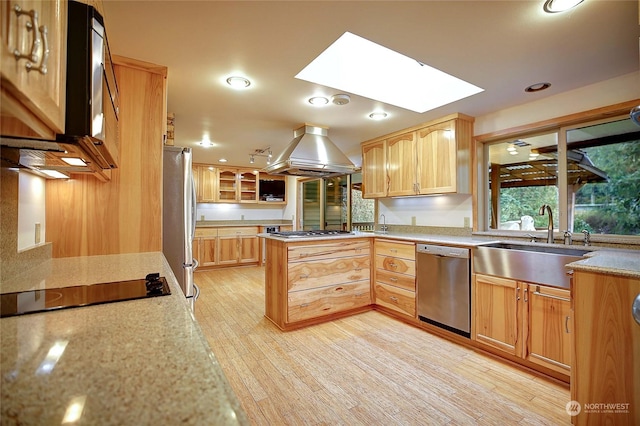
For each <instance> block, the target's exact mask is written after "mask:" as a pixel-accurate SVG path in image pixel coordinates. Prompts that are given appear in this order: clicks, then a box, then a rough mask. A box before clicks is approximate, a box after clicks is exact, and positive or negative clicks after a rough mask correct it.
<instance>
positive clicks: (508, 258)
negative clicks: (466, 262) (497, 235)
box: [473, 242, 590, 288]
mask: <svg viewBox="0 0 640 426" xmlns="http://www.w3.org/2000/svg"><path fill="white" fill-rule="evenodd" d="M589 252H590V250H584V249H581V248H573V247H566V246H558V247H550V246H547V245H538V246H536V245H527V244H519V243H505V242H501V243H491V244H485V245H481V246H477V247H475V248H474V250H473V271H474V272H475V273H478V274H487V275H495V276H499V277H505V278H511V279H514V280H518V281H526V282H530V283H538V284H547V285H552V286H556V287H565V288H569V283H570V281H569V276H568V275H567V271H566V268H565V265H566V264H568V263H571V262H575V261H577V260H580V259H582V258H583V256H584V255H585V254H586V253H589Z"/></svg>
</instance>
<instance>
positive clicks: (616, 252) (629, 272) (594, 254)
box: [258, 231, 640, 277]
mask: <svg viewBox="0 0 640 426" xmlns="http://www.w3.org/2000/svg"><path fill="white" fill-rule="evenodd" d="M258 236H259V237H263V238H270V239H274V240H278V241H283V242H288V243H293V242H308V241H320V240H323V241H328V240H340V239H348V238H363V237H369V238H372V237H376V238H390V239H394V240H401V241H411V242H416V243H424V244H443V245H449V246H459V247H471V248H473V247H477V246H479V245H482V244H489V243H496V242H504V241H513V239H508V238H496V237H495V236H494V237H491V236H481V235H473V236H455V235H440V234H420V233H403V232H388V233H385V234H383V233H381V232H357V231H356V232H354V233H353V234H344V235H327V236H320V237H318V236H315V237H296V238H284V237H279V236H277V235H271V234H266V233H263V234H258ZM516 241H517V242H518V243H519V244H525V245H526V244H532V245H536V246H549V247H562V245H560V244H547V243H541V242H536V243H528V242H525V241H522V240H516ZM579 248H583V247H582V246H580V247H579ZM587 249H588V250H590V251H591V252H590V253H588V254H586V255H585V258H584V259H583V260H579V261H577V262H572V263H569V264H568V265H566V267H567V268H570V269H573V270H584V271H593V272H600V273H610V274H615V275H622V276H630V277H640V250H631V249H629V250H622V249H610V248H607V247H598V246H590V247H588V248H587Z"/></svg>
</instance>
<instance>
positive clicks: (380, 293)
mask: <svg viewBox="0 0 640 426" xmlns="http://www.w3.org/2000/svg"><path fill="white" fill-rule="evenodd" d="M375 292H376V305H380V306H384V307H385V308H389V309H393V310H394V311H397V312H400V313H403V314H405V315H409V316H410V317H412V318H415V317H416V293H415V292H413V291H408V290H404V289H401V288H398V287H394V286H391V285H386V284H382V283H379V282H376V286H375Z"/></svg>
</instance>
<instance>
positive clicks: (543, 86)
mask: <svg viewBox="0 0 640 426" xmlns="http://www.w3.org/2000/svg"><path fill="white" fill-rule="evenodd" d="M549 87H551V83H536V84H532V85H531V86H529V87H526V88H525V89H524V91H525V92H527V93H533V92H539V91H541V90H545V89H548V88H549Z"/></svg>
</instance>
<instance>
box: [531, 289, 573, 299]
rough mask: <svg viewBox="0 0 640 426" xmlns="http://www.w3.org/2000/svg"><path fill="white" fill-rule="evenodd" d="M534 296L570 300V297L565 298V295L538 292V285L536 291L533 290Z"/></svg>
mask: <svg viewBox="0 0 640 426" xmlns="http://www.w3.org/2000/svg"><path fill="white" fill-rule="evenodd" d="M533 294H535V295H536V296H542V297H547V298H549V299H555V300H561V301H563V302H571V299H567V298H566V297H560V296H554V295H553V294H545V293H540V286H536V291H534V292H533Z"/></svg>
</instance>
